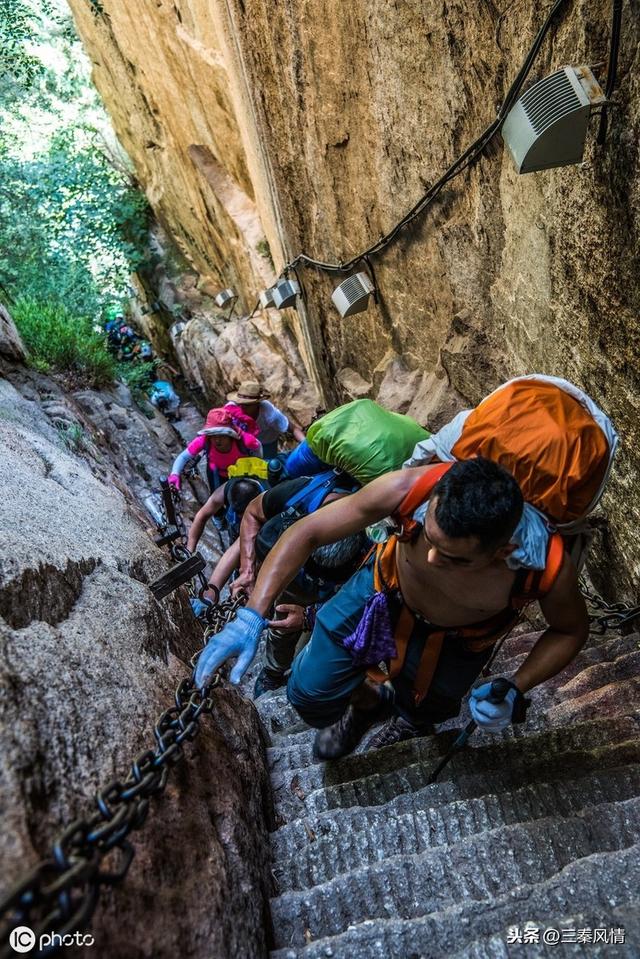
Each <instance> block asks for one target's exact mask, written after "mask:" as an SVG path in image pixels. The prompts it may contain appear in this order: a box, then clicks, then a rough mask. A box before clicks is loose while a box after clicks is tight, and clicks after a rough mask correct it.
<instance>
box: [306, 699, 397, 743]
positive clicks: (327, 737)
mask: <svg viewBox="0 0 640 959" xmlns="http://www.w3.org/2000/svg"><path fill="white" fill-rule="evenodd" d="M392 705H393V690H392V689H388V688H387V687H386V686H381V687H380V702H379V704H378V705H377V706H376V707H375V708H374V709H368V710H363V709H356V708H355V707H354V706H349V707H348V709H347V711H346V712H345V713H344V715H343V716H342V717H341V718H340V719H339V720H338V722H337V723H334V724H333V726H327V727H326V729H319V730H318V732H317V734H316V738H315V742H314V744H313V755H314V756H315V758H316V759H323V760H324V759H340V757H341V756H347V755H348V754H349V753H351V752H353V750H354V749H355V748H356V746H357V745H358V743H359V742H360V740H361V739H362V737H363V736H364V734H365V733H366V731H367V729H369V728H370V727H371V726H373V724H374V723H377V722H378V721H379V720H380V719H383V718H384V716H385V715H387V713H388V712H389V710H390V709H391V707H392Z"/></svg>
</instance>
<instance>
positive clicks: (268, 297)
mask: <svg viewBox="0 0 640 959" xmlns="http://www.w3.org/2000/svg"><path fill="white" fill-rule="evenodd" d="M258 300H259V301H260V306H261V307H262V309H263V310H266V309H268V308H269V307H270V306H273V305H274V304H273V287H269V289H268V290H263V291H262V293H261V294H260V296H259V297H258Z"/></svg>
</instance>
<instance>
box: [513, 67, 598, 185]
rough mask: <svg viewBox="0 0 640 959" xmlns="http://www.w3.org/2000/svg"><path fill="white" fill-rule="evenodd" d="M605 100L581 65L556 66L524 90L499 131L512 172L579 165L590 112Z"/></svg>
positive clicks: (591, 74)
mask: <svg viewBox="0 0 640 959" xmlns="http://www.w3.org/2000/svg"><path fill="white" fill-rule="evenodd" d="M605 101H606V98H605V95H604V94H603V92H602V90H601V88H600V86H599V84H598V82H597V80H596V79H595V77H594V75H593V73H592V72H591V70H590V69H589V67H587V66H579V67H562V68H561V69H560V70H557V71H556V72H555V73H552V74H550V75H549V76H548V77H544V79H542V80H539V81H538V82H537V83H534V84H533V86H531V87H529V89H528V90H527V91H526V93H523V95H522V96H521V97H520V99H519V100H517V101H516V103H515V105H514V106H513V107H512V108H511V110H510V111H509V113H508V114H507V118H506V120H505V121H504V124H503V126H502V131H501V133H502V139H503V140H504V142H505V145H506V147H507V149H508V150H509V152H510V154H511V156H512V157H513V162H514V164H515V168H516V170H517V171H518V173H534V172H535V171H536V170H548V169H551V168H552V167H560V166H567V165H568V164H570V163H580V162H581V160H582V155H583V153H584V144H585V140H586V136H587V125H588V122H589V116H590V114H591V110H592V109H593V107H594V106H598V105H600V104H603V103H604V102H605Z"/></svg>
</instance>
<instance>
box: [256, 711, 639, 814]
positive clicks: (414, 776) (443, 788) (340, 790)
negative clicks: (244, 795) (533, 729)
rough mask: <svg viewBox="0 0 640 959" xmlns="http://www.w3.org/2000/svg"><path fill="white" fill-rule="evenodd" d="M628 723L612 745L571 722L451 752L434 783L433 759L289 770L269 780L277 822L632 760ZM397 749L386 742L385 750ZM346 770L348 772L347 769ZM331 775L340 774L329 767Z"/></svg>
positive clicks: (635, 751)
mask: <svg viewBox="0 0 640 959" xmlns="http://www.w3.org/2000/svg"><path fill="white" fill-rule="evenodd" d="M630 722H631V726H630V727H627V726H626V725H621V726H620V727H619V729H618V733H617V734H616V732H615V727H614V726H611V727H610V733H611V737H612V740H613V741H612V743H611V744H608V743H605V744H604V745H600V742H601V737H598V735H597V732H596V730H595V729H594V736H593V740H592V741H589V740H585V739H583V738H582V737H581V735H580V733H581V730H580V727H579V726H574V727H568V728H566V729H565V730H564V732H565V733H566V734H567V735H565V736H559V735H558V733H559V732H560V730H551V731H549V734H548V735H547V736H545V735H542V736H541V737H540V739H539V740H538V739H537V737H532V740H531V741H528V740H526V739H525V740H522V741H521V746H522V748H519V744H518V742H517V741H514V740H511V741H507V740H505V741H503V742H501V743H500V744H499V745H498V744H497V745H496V746H494V747H486V748H482V749H480V748H477V749H468V750H467V751H465V752H464V753H461V754H459V755H457V756H454V758H453V760H452V761H451V762H450V764H449V765H448V766H447V767H446V768H445V769H444V770H443V773H442V774H441V777H440V779H439V780H438V782H437V783H435V784H434V785H428V779H429V777H430V775H431V772H432V769H433V763H432V762H425V763H411V764H409V765H407V766H404V767H401V768H400V769H393V770H391V771H390V772H386V773H385V772H383V773H378V772H375V773H374V772H371V773H370V774H369V775H368V776H364V777H361V778H357V779H348V780H347V781H346V782H337V783H335V784H328V783H326V782H325V783H324V784H323V783H322V777H321V778H320V781H318V779H317V778H316V777H315V776H311V775H309V773H310V770H303V771H302V772H299V773H293V774H292V773H288V774H287V775H286V776H285V777H284V778H279V779H276V780H275V781H274V782H273V785H274V789H275V795H276V800H277V803H278V807H279V815H280V821H281V824H284V822H289V821H291V820H292V819H295V818H298V817H299V816H307V815H310V814H317V813H320V812H325V811H327V810H329V809H338V808H340V809H344V808H347V807H349V806H377V805H383V804H385V803H387V802H389V801H390V800H392V799H394V798H396V797H399V796H401V795H405V794H411V793H416V792H418V791H420V790H426V791H427V792H428V793H429V802H430V804H433V805H437V804H440V803H442V802H450V801H451V800H452V799H463V798H468V797H470V796H479V795H483V794H485V793H489V792H494V791H495V790H496V789H498V788H506V789H509V788H514V787H516V786H520V785H524V784H525V783H529V782H530V783H534V782H536V781H538V780H551V779H553V778H556V777H562V776H566V775H567V774H569V773H572V774H573V775H580V773H581V772H582V771H583V770H585V769H587V770H590V769H598V768H599V767H602V766H614V765H620V764H621V763H635V762H637V761H638V760H639V759H640V739H639V737H638V731H637V726H636V724H635V722H634V721H633V720H630ZM620 723H624V720H620ZM595 725H596V726H597V724H595ZM572 733H575V736H572V735H571V734H572ZM625 733H626V735H627V736H628V737H629V738H627V739H626V740H623V741H622V742H620V741H616V737H617V736H621V735H624V734H625ZM630 733H631V735H629V734H630ZM534 739H535V742H534ZM563 747H564V748H563ZM397 748H398V747H390V748H388V750H387V751H391V750H392V749H397ZM383 752H384V750H381V753H383ZM370 755H375V754H370ZM356 758H357V757H356ZM363 758H364V757H363ZM325 768H326V767H325ZM305 773H306V775H305ZM346 773H347V775H349V773H348V769H347V770H346ZM332 775H333V776H335V775H339V773H337V772H336V771H333V770H332ZM449 784H452V786H451V788H447V787H448V785H449ZM307 790H309V791H307Z"/></svg>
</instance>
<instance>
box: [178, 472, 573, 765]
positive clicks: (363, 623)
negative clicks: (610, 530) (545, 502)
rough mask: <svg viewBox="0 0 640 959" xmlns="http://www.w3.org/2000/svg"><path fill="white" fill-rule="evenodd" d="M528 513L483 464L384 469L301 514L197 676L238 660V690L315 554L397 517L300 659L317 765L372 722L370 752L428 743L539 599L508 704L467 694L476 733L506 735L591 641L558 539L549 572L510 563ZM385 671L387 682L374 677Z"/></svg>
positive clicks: (301, 703) (291, 687) (298, 693)
mask: <svg viewBox="0 0 640 959" xmlns="http://www.w3.org/2000/svg"><path fill="white" fill-rule="evenodd" d="M445 470H446V472H445ZM434 471H435V472H434ZM430 473H431V475H428V474H430ZM436 478H438V481H437V482H435V480H436ZM417 480H420V482H421V483H422V489H423V490H424V489H425V488H428V486H429V485H430V484H431V489H430V491H429V495H428V497H427V498H428V508H427V511H426V514H425V518H424V526H419V525H416V524H415V522H413V523H412V522H411V521H410V519H409V521H407V522H406V523H405V520H404V517H405V516H406V506H407V504H406V502H405V498H408V499H409V500H410V499H411V497H410V496H409V494H410V492H411V495H412V496H413V495H414V491H415V489H416V488H417V487H416V485H415V484H416V481H417ZM414 508H415V506H414ZM522 509H523V499H522V494H521V492H520V489H519V487H518V484H517V483H516V481H515V480H514V479H513V477H511V476H510V474H509V473H507V472H506V470H504V469H503V468H502V467H500V466H498V465H496V464H495V463H492V462H491V461H489V460H486V459H483V458H481V457H477V458H475V459H471V460H466V461H463V462H457V463H454V464H453V465H449V464H447V465H446V466H443V465H442V464H437V465H429V466H425V467H417V468H413V469H404V470H401V471H399V472H394V473H389V474H387V475H386V476H383V477H381V478H380V479H377V480H375V481H374V482H372V483H370V484H369V485H368V486H366V487H365V488H364V489H362V490H360V491H359V492H357V493H355V494H354V495H353V496H349V497H347V498H346V499H343V500H338V501H337V502H335V503H332V504H330V505H328V506H326V507H325V508H323V509H322V510H319V511H318V512H317V513H314V514H312V515H310V516H308V517H305V518H304V519H303V520H300V521H299V522H298V523H296V524H295V525H294V526H292V527H291V528H290V529H289V530H288V531H287V532H286V533H285V534H284V536H283V537H282V538H281V540H280V542H279V543H278V545H277V547H276V548H274V549H273V550H272V551H271V553H270V555H269V557H268V558H267V560H266V562H265V563H264V565H263V566H262V569H261V570H260V573H259V574H258V577H257V580H256V585H255V588H254V590H253V593H252V594H251V608H249V607H247V608H244V609H241V610H239V612H238V618H237V619H236V620H234V621H233V622H231V623H229V624H228V625H227V626H225V628H224V629H223V630H222V631H221V632H220V633H219V634H217V635H216V636H214V637H213V638H212V639H211V640H210V641H209V643H208V645H207V647H206V648H205V650H204V651H203V653H202V654H201V656H200V659H199V661H198V666H197V669H196V682H197V683H198V685H202V684H203V683H205V682H206V681H207V680H208V679H209V677H211V676H212V675H213V673H214V671H215V670H216V669H217V668H218V667H219V666H220V665H221V664H222V663H223V662H225V661H226V660H227V659H229V658H231V657H234V656H237V657H238V660H237V663H236V665H235V666H234V668H233V670H232V671H231V680H232V682H235V683H237V682H239V681H240V679H241V677H242V675H243V674H244V672H245V670H246V669H247V668H248V666H249V664H250V663H251V661H252V659H253V657H254V655H255V652H256V648H257V645H258V640H259V637H260V634H261V632H262V629H263V628H264V624H265V620H264V616H265V613H266V611H267V610H268V609H269V607H270V605H271V603H272V602H273V600H274V598H275V597H276V596H277V595H278V593H279V592H280V590H281V589H282V587H283V586H284V585H285V584H286V583H288V582H289V581H290V580H291V578H292V577H293V575H295V572H296V570H297V569H299V568H300V566H301V565H303V564H304V562H305V560H306V559H307V557H308V556H309V554H310V553H311V551H312V550H313V549H315V548H317V547H318V546H319V545H320V544H323V543H328V542H331V541H332V540H333V539H335V538H336V536H337V535H339V536H345V535H348V534H350V533H352V532H354V531H357V530H361V529H363V528H365V527H366V526H368V525H369V524H372V523H375V522H377V521H379V520H381V519H383V518H384V517H386V516H387V515H388V514H389V513H390V512H399V514H400V516H401V517H402V518H403V527H404V528H405V529H409V530H410V529H411V527H412V526H413V527H414V528H413V530H412V535H411V536H410V538H407V539H406V540H405V541H400V539H399V538H397V537H395V536H393V537H391V539H390V540H389V541H388V542H387V543H386V544H383V545H382V546H379V547H378V550H377V553H376V555H375V556H372V557H370V559H369V560H368V562H367V563H366V564H365V565H364V566H363V567H362V568H361V569H360V570H359V571H358V572H357V573H356V574H355V575H354V576H352V577H351V579H350V580H349V581H348V582H347V583H346V584H345V585H344V586H343V587H342V589H341V590H340V591H339V592H338V593H337V594H336V596H335V597H334V598H333V599H331V600H329V602H327V603H325V605H324V606H323V607H322V609H321V610H320V612H319V613H318V617H317V620H316V625H315V628H314V631H313V634H312V638H311V641H310V642H309V644H308V645H307V646H306V647H305V649H304V650H303V651H302V652H301V653H300V654H299V656H298V657H297V658H296V660H295V661H294V664H293V670H292V674H291V677H290V679H289V683H288V688H287V692H288V698H289V701H290V702H291V703H292V704H293V705H294V706H295V708H296V709H297V711H298V712H299V713H300V715H301V716H302V718H303V719H304V720H305V721H306V722H307V723H308V724H309V725H311V726H314V727H316V728H317V729H318V730H319V732H318V734H317V736H316V744H315V751H316V755H317V757H318V758H320V759H333V758H337V757H338V756H342V755H345V754H346V753H348V752H350V751H351V750H352V749H354V748H355V746H356V745H357V743H358V742H359V741H360V739H361V738H362V736H363V735H364V733H365V731H366V730H367V729H368V728H369V726H370V725H372V724H373V723H374V722H376V721H378V720H379V719H381V718H384V717H385V716H388V715H389V714H390V713H391V718H390V719H389V721H388V722H387V723H386V725H385V726H383V727H382V729H381V730H380V732H379V733H378V734H376V736H375V737H374V738H373V740H372V742H371V745H373V746H380V745H386V744H389V743H392V742H398V741H400V740H402V739H407V738H411V737H413V736H417V735H424V734H425V733H427V732H430V731H431V730H432V724H433V723H440V722H443V721H445V720H447V719H449V718H452V717H454V716H456V715H457V713H458V711H459V709H460V701H461V699H462V697H463V696H464V695H465V693H466V692H467V691H468V689H469V688H470V687H471V685H472V683H473V682H474V680H475V679H476V677H477V676H478V675H479V673H480V671H481V669H482V667H483V666H484V664H485V663H486V662H487V660H488V659H489V657H490V655H491V649H492V646H493V645H494V644H495V642H496V640H497V639H498V638H499V637H500V636H501V635H504V633H505V632H507V631H508V630H509V629H510V628H511V626H512V625H513V623H514V622H515V621H516V620H517V617H518V607H521V606H522V605H525V604H526V603H527V602H531V601H533V599H534V598H538V599H539V600H540V605H541V609H542V612H543V614H544V616H545V619H546V621H547V623H548V628H547V629H546V630H545V632H544V633H543V634H542V635H541V636H540V638H539V640H538V642H537V643H536V645H535V646H534V648H533V649H532V650H531V652H530V653H529V655H528V656H527V658H526V660H525V661H524V662H523V663H522V665H521V666H520V667H519V668H518V669H517V671H516V672H515V673H514V675H513V676H512V677H511V683H512V685H511V688H510V689H509V692H508V694H507V696H506V698H505V700H504V701H503V702H501V703H494V702H493V701H492V700H491V699H490V698H489V697H490V689H489V684H483V685H482V686H480V687H478V688H477V689H474V690H473V693H472V697H471V702H470V705H471V712H472V715H473V717H474V719H475V720H476V722H477V723H478V725H479V726H480V727H481V728H484V729H487V730H500V729H503V728H505V727H506V726H508V725H509V723H510V722H511V721H512V718H513V714H514V711H517V710H518V708H519V707H520V705H521V701H522V697H523V694H524V693H526V692H527V691H529V690H530V689H533V688H534V687H535V686H537V685H539V684H540V683H542V682H544V681H545V680H547V679H549V678H550V677H552V676H555V675H556V673H558V672H560V671H561V670H562V669H564V667H565V666H566V665H567V664H568V663H569V662H571V660H572V659H573V658H574V657H575V656H576V654H577V653H578V651H579V650H580V649H581V647H582V646H583V644H584V642H585V640H586V638H587V635H588V618H587V611H586V607H585V604H584V600H583V599H582V597H581V595H580V592H579V589H578V580H577V572H576V569H575V567H574V565H573V563H572V561H571V560H570V559H569V557H568V556H567V555H566V554H565V553H564V551H563V550H562V543H561V540H559V537H556V536H553V537H551V538H550V540H549V543H550V546H549V551H548V558H547V567H546V569H545V570H544V571H541V572H540V573H538V574H535V575H534V574H533V573H532V572H531V571H527V570H524V571H519V570H514V569H511V568H510V567H509V565H508V562H507V561H508V559H509V557H510V555H511V553H512V552H513V551H514V549H515V546H514V543H513V542H512V541H511V540H512V536H513V534H514V532H515V530H516V527H517V525H518V523H519V520H520V518H521V514H522ZM403 511H404V512H403ZM409 515H410V516H411V514H409ZM407 535H408V534H407ZM558 543H559V544H560V549H559V550H558V549H557V546H558ZM552 546H553V547H554V548H553V549H552ZM552 553H553V557H552ZM436 624H437V625H436ZM399 660H401V665H400V667H399V668H398V661H399ZM376 666H377V667H378V669H377V670H376V673H377V678H378V682H376V683H372V682H371V681H370V680H367V679H366V674H367V671H368V670H369V669H371V667H376ZM380 667H384V668H382V669H381V668H380ZM385 669H386V670H389V671H390V673H391V675H392V677H393V678H392V683H391V685H389V684H388V683H386V684H384V685H383V684H381V682H380V680H382V679H384V678H385V677H384V672H385Z"/></svg>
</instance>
